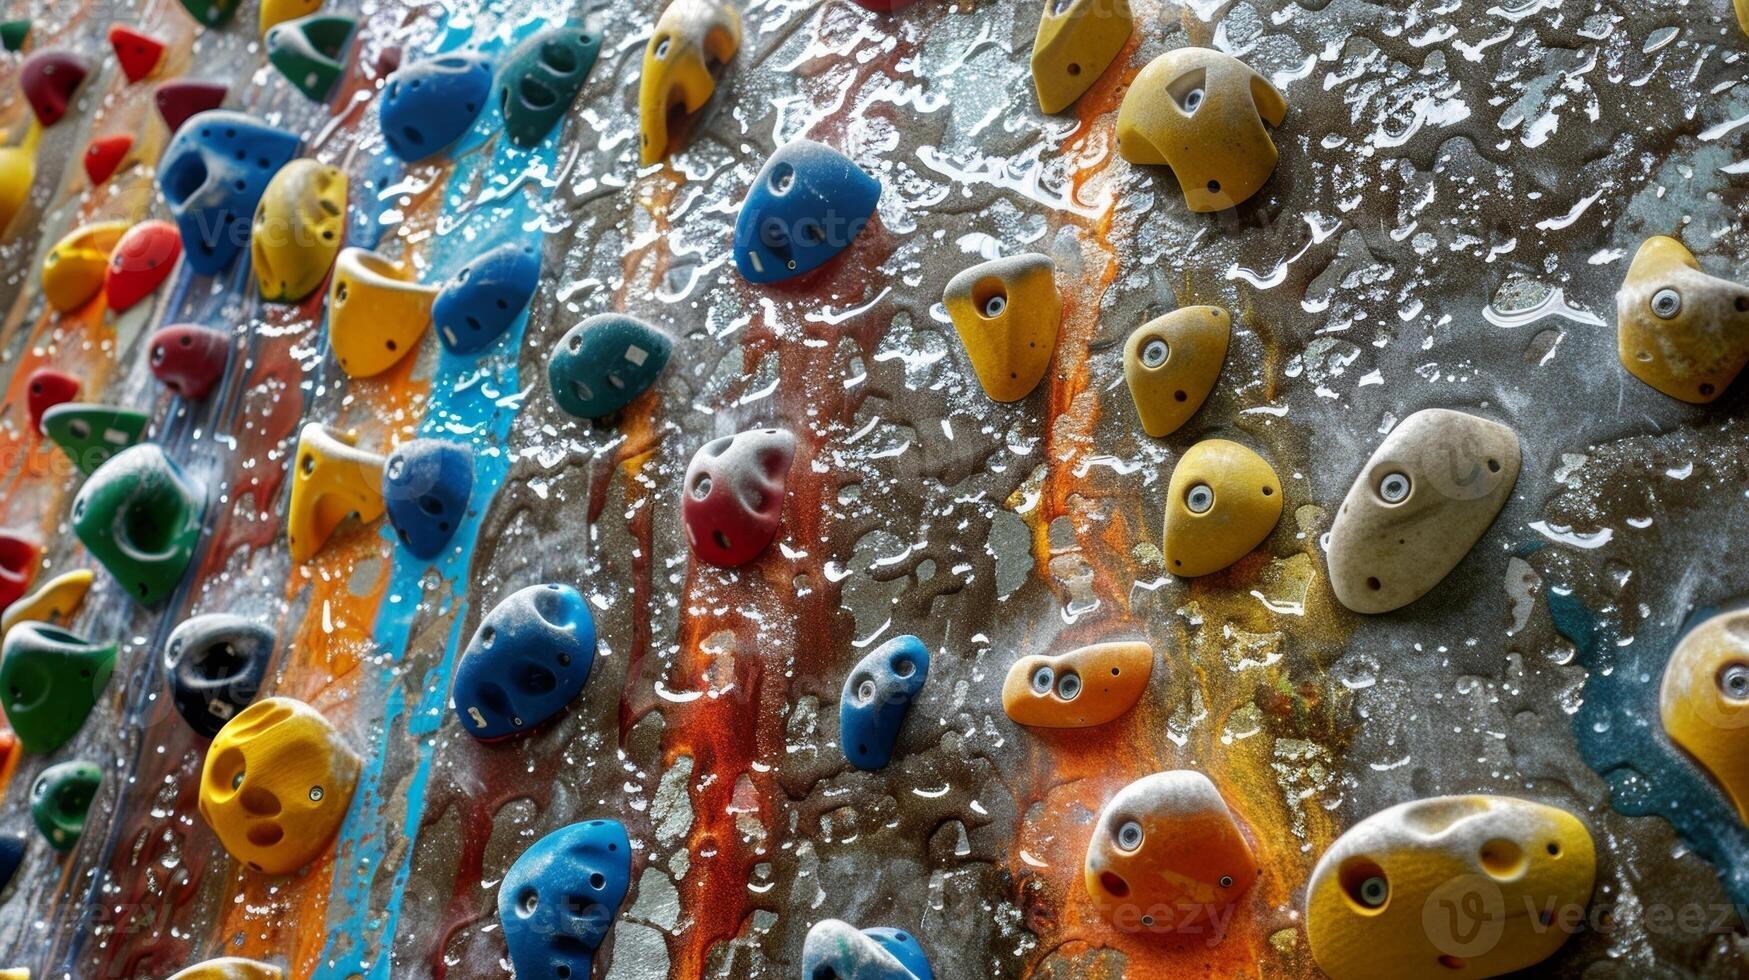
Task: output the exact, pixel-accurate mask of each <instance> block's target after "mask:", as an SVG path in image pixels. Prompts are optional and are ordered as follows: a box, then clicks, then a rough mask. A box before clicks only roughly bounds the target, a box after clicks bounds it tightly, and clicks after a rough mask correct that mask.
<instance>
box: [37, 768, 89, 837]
mask: <svg viewBox="0 0 1749 980" xmlns="http://www.w3.org/2000/svg"><path fill="white" fill-rule="evenodd" d="M102 782H103V772H102V770H100V769H98V768H97V767H96V766H94V765H92V764H91V763H89V762H63V763H61V764H60V765H58V766H50V767H48V768H47V769H44V770H43V771H42V775H40V776H38V777H36V782H35V783H33V784H32V785H31V787H30V815H31V817H32V819H34V820H36V828H37V829H38V830H40V831H42V832H43V836H44V837H47V838H48V839H49V846H51V847H53V848H54V849H55V850H57V851H70V850H72V849H73V845H74V844H77V843H79V837H80V835H81V834H83V833H84V832H85V814H86V813H87V812H89V811H90V809H91V801H92V800H94V799H96V798H97V787H98V786H99V785H100V784H101V783H102Z"/></svg>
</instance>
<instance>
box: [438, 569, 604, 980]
mask: <svg viewBox="0 0 1749 980" xmlns="http://www.w3.org/2000/svg"><path fill="white" fill-rule="evenodd" d="M594 664H595V618H594V617H593V616H591V615H590V614H589V605H588V604H587V603H585V602H584V601H583V596H582V595H581V594H580V593H579V592H578V591H577V590H576V589H573V588H571V587H570V586H568V585H551V584H549V585H531V586H528V587H527V588H524V589H519V590H517V591H515V592H512V593H511V594H510V595H508V596H506V597H505V598H504V599H503V600H501V601H500V602H499V603H498V605H496V606H494V607H492V611H491V612H489V613H487V614H486V615H485V616H484V617H482V618H481V619H480V625H479V627H478V628H477V629H475V630H474V636H473V639H471V640H469V641H468V646H467V649H466V650H464V651H462V657H461V661H460V663H458V664H457V665H456V670H455V685H454V687H452V688H451V690H450V701H451V703H452V704H453V705H454V706H455V713H456V717H458V718H460V719H461V722H462V730H463V731H465V732H467V733H468V734H469V735H472V736H474V737H475V738H477V739H480V740H482V741H490V740H492V739H499V738H506V737H508V736H511V735H518V734H521V733H523V732H526V731H528V730H530V729H532V728H534V727H536V726H537V725H540V724H541V723H542V722H544V721H546V720H547V719H549V718H551V717H553V716H554V715H556V714H558V713H559V712H560V711H562V710H564V708H565V705H567V704H569V703H570V702H571V699H572V698H574V697H576V696H577V692H579V691H581V690H583V685H584V683H586V682H587V681H588V680H589V670H590V668H591V667H592V666H594ZM583 975H584V976H587V974H583Z"/></svg>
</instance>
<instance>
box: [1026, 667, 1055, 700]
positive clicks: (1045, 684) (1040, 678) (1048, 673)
mask: <svg viewBox="0 0 1749 980" xmlns="http://www.w3.org/2000/svg"><path fill="white" fill-rule="evenodd" d="M1056 683H1057V678H1056V673H1055V672H1054V671H1052V670H1051V669H1050V668H1049V667H1040V668H1039V669H1037V670H1035V671H1033V672H1032V690H1033V693H1035V694H1044V693H1045V692H1047V691H1049V690H1050V689H1051V688H1052V687H1054V686H1055V685H1056Z"/></svg>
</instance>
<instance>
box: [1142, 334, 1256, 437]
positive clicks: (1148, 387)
mask: <svg viewBox="0 0 1749 980" xmlns="http://www.w3.org/2000/svg"><path fill="white" fill-rule="evenodd" d="M1232 336H1233V318H1232V317H1230V316H1228V315H1227V311H1226V310H1223V309H1221V308H1220V307H1218V306H1187V307H1184V308H1183V309H1179V310H1173V311H1172V312H1171V313H1168V314H1166V315H1165V316H1162V317H1158V318H1156V319H1153V320H1149V321H1148V322H1147V323H1144V324H1142V325H1141V326H1140V327H1137V328H1136V331H1135V333H1132V334H1130V339H1129V343H1127V344H1125V345H1124V352H1123V373H1124V378H1125V380H1127V381H1128V382H1129V385H1130V397H1131V398H1133V399H1135V403H1136V414H1137V415H1138V416H1140V417H1141V419H1142V429H1143V431H1145V432H1147V433H1148V435H1151V436H1153V437H1154V438H1156V439H1159V438H1161V437H1163V436H1169V435H1171V434H1172V433H1174V432H1176V431H1178V429H1179V427H1180V426H1182V425H1184V423H1186V422H1188V421H1190V417H1191V416H1192V415H1195V414H1196V410H1197V409H1199V408H1201V407H1202V403H1203V400H1204V399H1205V398H1207V397H1208V396H1209V392H1211V391H1213V390H1214V387H1215V379H1216V378H1219V377H1220V375H1221V364H1222V363H1223V362H1224V361H1226V359H1227V343H1228V341H1229V340H1230V339H1231V338H1232Z"/></svg>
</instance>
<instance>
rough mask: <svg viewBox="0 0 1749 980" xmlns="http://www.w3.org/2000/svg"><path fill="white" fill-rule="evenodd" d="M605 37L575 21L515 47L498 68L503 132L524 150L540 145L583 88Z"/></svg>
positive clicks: (526, 40) (530, 38)
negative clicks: (574, 23) (573, 23)
mask: <svg viewBox="0 0 1749 980" xmlns="http://www.w3.org/2000/svg"><path fill="white" fill-rule="evenodd" d="M600 53H601V38H600V37H598V36H596V35H595V34H592V33H590V32H589V31H586V30H584V29H583V28H581V27H578V26H576V25H571V24H568V25H566V26H564V27H554V28H549V29H547V30H544V31H540V32H538V33H536V34H533V35H530V36H529V37H528V38H526V39H525V40H523V42H522V43H521V44H518V45H517V46H516V47H514V48H511V49H510V52H509V53H508V54H506V55H505V56H504V61H503V63H502V64H501V65H500V66H499V68H498V79H497V82H496V88H497V91H498V107H499V109H500V110H501V111H502V112H503V115H504V135H506V136H508V137H509V138H510V142H512V143H514V144H516V145H517V146H520V147H522V148H524V149H530V148H533V147H536V146H539V145H540V143H541V141H542V140H544V139H546V138H547V134H548V133H550V132H552V131H553V129H554V127H556V126H557V125H558V124H559V120H561V119H563V118H565V113H567V112H569V111H570V109H571V103H572V102H574V101H576V98H577V93H578V92H580V91H582V89H583V82H584V80H586V79H587V78H588V77H589V70H590V69H591V68H594V67H595V58H596V56H597V55H599V54H600Z"/></svg>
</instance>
